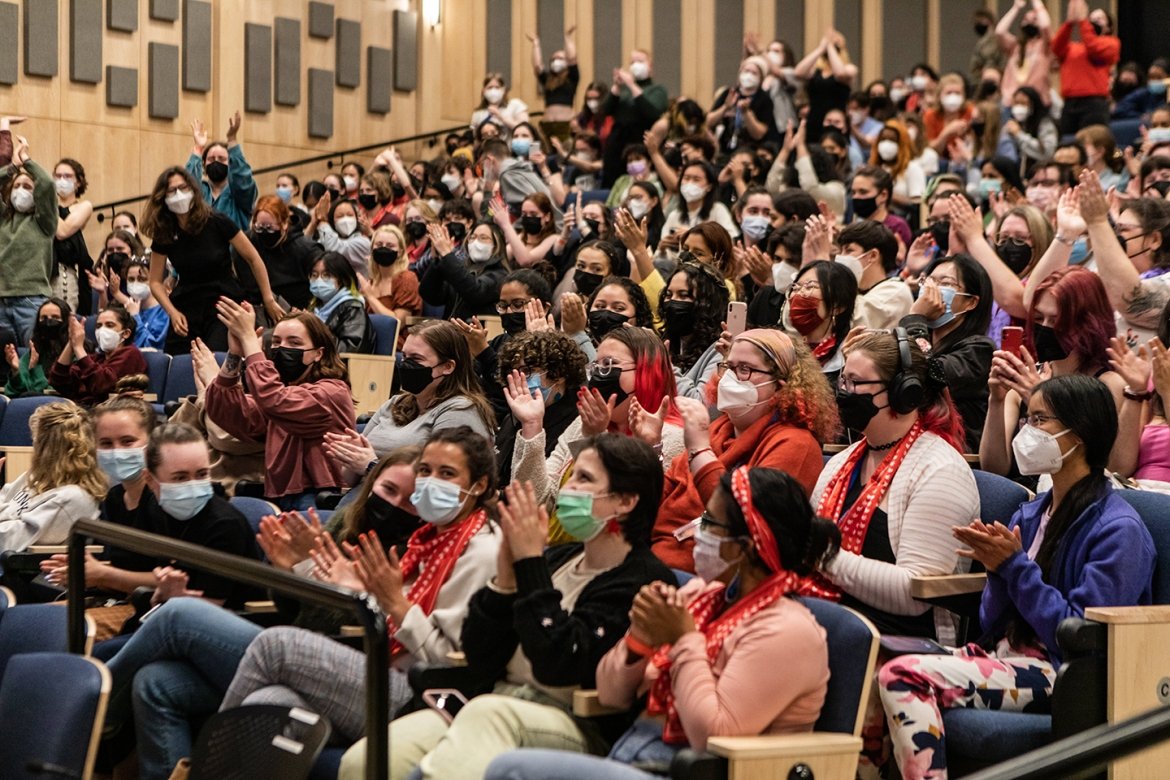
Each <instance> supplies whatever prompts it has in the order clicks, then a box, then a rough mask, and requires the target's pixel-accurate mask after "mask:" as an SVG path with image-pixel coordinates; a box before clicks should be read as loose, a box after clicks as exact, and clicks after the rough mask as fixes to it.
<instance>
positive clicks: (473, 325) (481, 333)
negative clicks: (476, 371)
mask: <svg viewBox="0 0 1170 780" xmlns="http://www.w3.org/2000/svg"><path fill="white" fill-rule="evenodd" d="M451 322H453V323H455V326H456V327H457V328H459V330H460V331H462V333H463V339H464V340H465V341H466V342H467V348H468V349H469V350H470V351H471V356H472V357H476V356H477V355H480V354H482V353H483V351H484V350H486V349H487V346H488V337H487V328H485V327H484V326H483V325H480V324H479V317H472V318H471V322H464V321H463V320H461V319H459V318H458V317H456V318H455V319H452V320H451Z"/></svg>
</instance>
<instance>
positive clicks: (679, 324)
mask: <svg viewBox="0 0 1170 780" xmlns="http://www.w3.org/2000/svg"><path fill="white" fill-rule="evenodd" d="M659 309H660V310H661V312H662V321H663V325H664V328H665V331H666V334H665V335H666V338H668V339H670V340H671V341H672V342H677V341H678V340H680V339H682V338H683V337H684V336H688V335H690V333H691V331H693V330H694V329H695V302H694V301H665V302H664V303H663V304H662V306H660V307H659Z"/></svg>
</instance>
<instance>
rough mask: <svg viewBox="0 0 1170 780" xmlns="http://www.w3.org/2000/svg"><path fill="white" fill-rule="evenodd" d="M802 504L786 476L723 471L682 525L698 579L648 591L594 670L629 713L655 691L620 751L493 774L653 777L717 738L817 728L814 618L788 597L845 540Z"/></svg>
mask: <svg viewBox="0 0 1170 780" xmlns="http://www.w3.org/2000/svg"><path fill="white" fill-rule="evenodd" d="M806 496H807V493H806V492H805V490H804V489H803V488H802V487H801V485H800V484H799V482H797V480H795V479H793V478H792V477H791V476H789V475H788V474H785V473H784V472H783V471H777V470H775V469H768V468H758V467H756V468H750V469H749V467H748V466H741V467H739V468H737V469H735V470H734V471H727V472H725V473H724V474H722V475H721V476H720V477H719V479H718V480H717V482H715V487H714V489H713V493H712V495H711V498H710V499H709V501H708V502H707V504H706V507H705V509H701V516H700V517H698V518H697V519H695V520H693V521H692V522H690V523H689V524H688V526H687V528H686V532H687V533H693V534H694V538H695V540H696V541H695V550H696V553H695V555H696V568H698V569H699V570H700V572H701V573H700V574H699V576H698V578H696V579H694V580H692V581H691V582H688V583H687V584H686V585H684V586H683V587H681V588H678V589H676V588H675V587H674V585H673V584H668V583H666V582H659V583H655V584H654V585H652V586H650V587H647V588H643V589H642V590H641V591H640V592H639V593H638V596H637V597H636V598H635V599H634V610H633V615H632V620H631V622H630V629H629V631H628V632H627V634H626V636H625V637H623V640H622V642H621V643H619V644H618V645H616V646H615V647H614V648H613V649H612V650H610V651H609V652H608V653H606V655H605V656H604V657H603V658H602V659H601V662H600V663H599V664H598V666H597V691H598V696H599V698H600V700H601V701H602V702H604V703H605V704H606V705H607V706H611V707H615V708H616V709H622V710H629V709H631V708H634V707H635V706H636V704H637V702H638V701H639V700H640V699H641V697H642V696H645V695H647V694H648V695H649V702H648V707H647V709H646V710H645V712H643V713H641V716H640V717H639V718H638V720H636V721H635V722H634V724H633V725H632V726H631V727H630V728H629V729H628V730H627V731H626V732H625V734H624V735H623V737H622V739H621V744H622V746H623V749H621V750H615V751H614V754H616V755H614V756H613V757H611V758H601V757H599V756H583V755H574V754H571V753H568V752H565V751H553V750H532V749H530V748H525V749H524V750H520V751H513V752H511V753H507V754H505V755H503V756H501V757H499V758H497V759H496V760H495V761H493V762H492V763H491V765H489V767H488V769H487V772H486V773H485V775H484V777H485V779H486V780H546V779H547V778H554V777H555V778H569V777H589V778H614V779H616V778H618V777H621V778H626V780H651V778H653V777H657V776H658V775H654V774H651V773H649V772H647V771H645V770H643V769H641V767H642V766H645V765H647V764H655V765H669V764H670V762H671V760H672V759H673V757H674V755H675V754H676V753H677V751H679V750H680V749H681V748H683V747H687V746H689V747H690V748H692V749H693V750H697V751H702V750H704V749H705V748H706V744H707V739H708V737H710V736H715V735H720V736H739V735H742V736H756V735H760V734H764V735H767V734H782V733H794V732H802V731H810V730H811V729H812V728H813V722H814V721H815V720H816V717H817V716H816V713H818V712H819V711H820V706H821V701H822V699H823V698H824V695H825V694H824V692H825V687H826V685H827V682H828V651H827V647H826V644H825V636H824V631H823V630H821V629H820V627H819V626H818V625H817V622H816V620H815V619H814V618H813V616H812V615H811V614H810V613H809V612H808V610H807V609H806V608H805V607H803V606H801V605H800V603H799V602H797V601H795V600H794V599H791V598H786V596H790V595H793V594H795V593H798V592H799V591H800V588H801V587H802V586H803V584H804V582H805V579H804V578H805V576H806V575H807V574H808V573H809V572H811V571H812V570H813V569H815V568H816V567H817V566H819V565H821V563H822V562H823V561H825V560H827V559H828V558H830V557H831V556H832V555H833V554H834V553H835V552H836V550H837V545H838V543H839V542H838V540H839V538H840V535H839V533H838V532H837V529H836V528H834V527H833V525H832V524H831V523H828V522H827V521H825V520H821V519H819V518H817V517H816V516H815V515H814V514H813V512H812V507H810V506H809V504H808V499H807V497H806ZM699 561H701V564H700V563H699ZM777 659H785V673H784V674H775V673H774V670H775V665H776V662H777ZM789 664H791V666H789ZM663 716H665V718H664V717H663ZM619 762H620V763H619ZM629 764H634V766H629Z"/></svg>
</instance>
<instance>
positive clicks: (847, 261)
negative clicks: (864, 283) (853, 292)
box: [837, 255, 865, 282]
mask: <svg viewBox="0 0 1170 780" xmlns="http://www.w3.org/2000/svg"><path fill="white" fill-rule="evenodd" d="M837 262H838V263H840V264H841V265H843V266H845V267H846V268H848V269H849V270H850V271H852V272H853V275H854V276H856V277H857V281H859V282H860V281H861V275H862V274H863V273H865V268H864V266H862V265H861V261H860V260H858V259H857V258H856V257H854V256H853V255H837Z"/></svg>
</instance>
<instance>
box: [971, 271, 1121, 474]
mask: <svg viewBox="0 0 1170 780" xmlns="http://www.w3.org/2000/svg"><path fill="white" fill-rule="evenodd" d="M1033 279H1035V276H1034V275H1033ZM1033 279H1029V287H1030V288H1031V290H1032V294H1031V298H1030V300H1031V304H1030V307H1029V312H1028V315H1029V316H1028V320H1027V322H1026V324H1025V326H1024V342H1025V346H1023V347H1022V348H1021V349H1020V354H1019V355H1018V356H1017V355H1012V354H1011V353H1010V352H1003V351H998V352H996V353H995V357H994V359H993V360H992V363H991V378H990V381H989V386H990V392H991V401H990V405H989V406H988V410H987V424H986V426H985V427H984V429H983V439H982V440H981V442H980V444H979V458H980V468H982V469H984V470H985V471H991V472H993V473H996V474H1005V475H1006V474H1010V473H1012V471H1011V469H1012V465H1013V464H1012V451H1011V441H1010V439H1011V437H1010V434H1009V433H1008V432H1009V431H1014V430H1016V427H1017V423H1018V421H1019V419H1020V417H1021V415H1022V414H1023V413H1024V410H1025V409H1026V408H1027V407H1026V404H1027V400H1028V398H1029V397H1030V396H1031V394H1032V392H1033V389H1034V388H1035V386H1036V385H1038V384H1039V383H1040V382H1041V381H1042V380H1043V379H1046V378H1048V377H1050V376H1063V375H1066V374H1081V375H1084V376H1091V377H1094V378H1096V379H1099V380H1100V381H1101V382H1103V383H1104V384H1105V385H1106V386H1107V387H1108V388H1109V390H1110V392H1111V393H1112V394H1113V400H1114V411H1115V412H1116V411H1118V410H1119V409H1120V408H1121V405H1122V402H1123V401H1122V392H1123V390H1124V389H1125V380H1124V379H1122V378H1121V376H1120V375H1119V374H1118V373H1117V372H1116V371H1113V370H1112V369H1111V368H1110V364H1109V352H1108V350H1109V340H1110V339H1111V338H1112V337H1113V336H1114V335H1116V333H1117V329H1116V325H1115V324H1114V320H1113V309H1112V307H1111V306H1110V305H1109V299H1108V297H1107V296H1106V294H1105V285H1104V284H1103V282H1102V280H1101V277H1100V276H1098V275H1097V274H1095V273H1093V272H1092V271H1090V270H1088V269H1087V268H1081V267H1079V266H1065V267H1064V268H1061V269H1059V270H1057V271H1054V272H1053V273H1051V274H1049V275H1048V276H1047V277H1045V278H1044V279H1043V280H1040V281H1038V282H1035V284H1034V286H1033Z"/></svg>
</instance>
